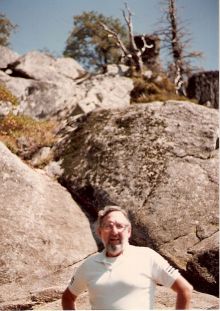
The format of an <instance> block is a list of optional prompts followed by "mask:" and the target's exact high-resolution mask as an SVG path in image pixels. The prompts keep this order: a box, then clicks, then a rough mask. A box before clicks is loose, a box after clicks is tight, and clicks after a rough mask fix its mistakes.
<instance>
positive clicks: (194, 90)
mask: <svg viewBox="0 0 220 311" xmlns="http://www.w3.org/2000/svg"><path fill="white" fill-rule="evenodd" d="M186 91H187V96H188V97H189V98H195V99H197V100H198V103H199V104H200V105H204V106H207V107H210V108H215V109H218V108H219V71H202V72H198V73H195V74H193V75H192V76H191V77H190V78H189V79H188V85H187V90H186Z"/></svg>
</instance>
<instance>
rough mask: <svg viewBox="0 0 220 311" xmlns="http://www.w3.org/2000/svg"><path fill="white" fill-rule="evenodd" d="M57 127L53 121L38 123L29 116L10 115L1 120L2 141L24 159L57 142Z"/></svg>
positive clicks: (0, 138)
mask: <svg viewBox="0 0 220 311" xmlns="http://www.w3.org/2000/svg"><path fill="white" fill-rule="evenodd" d="M55 126H56V123H55V122H52V121H37V120H34V119H32V118H30V117H27V116H22V115H20V116H15V115H13V114H8V115H7V116H5V117H4V118H2V119H0V141H3V142H4V143H5V144H6V145H7V146H8V148H9V149H10V150H11V151H12V152H14V153H16V154H18V155H19V156H21V157H22V158H24V159H28V158H30V157H31V155H32V154H33V153H35V152H36V151H37V150H38V149H40V148H42V147H44V146H51V145H52V144H53V143H54V142H55Z"/></svg>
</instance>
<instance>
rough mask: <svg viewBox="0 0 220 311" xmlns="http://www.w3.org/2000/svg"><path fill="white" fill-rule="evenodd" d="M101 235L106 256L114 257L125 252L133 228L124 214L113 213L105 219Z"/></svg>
mask: <svg viewBox="0 0 220 311" xmlns="http://www.w3.org/2000/svg"><path fill="white" fill-rule="evenodd" d="M99 235H100V237H101V239H102V242H103V244H104V246H105V248H106V255H107V256H109V257H114V256H118V255H120V254H121V253H122V252H123V249H124V246H125V244H126V243H127V242H128V240H129V238H130V235H131V227H130V224H129V222H128V220H127V219H126V217H125V216H124V214H123V213H121V212H120V211H113V212H110V213H109V214H107V215H106V216H105V217H104V218H103V220H102V224H101V227H100V229H99Z"/></svg>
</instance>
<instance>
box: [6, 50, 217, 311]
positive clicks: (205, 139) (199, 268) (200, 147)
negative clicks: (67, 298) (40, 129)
mask: <svg viewBox="0 0 220 311" xmlns="http://www.w3.org/2000/svg"><path fill="white" fill-rule="evenodd" d="M0 52H1V57H2V58H1V60H0V83H3V84H4V85H5V86H6V88H8V89H9V90H10V91H11V92H12V93H13V94H14V95H16V96H17V97H18V99H19V102H20V104H19V105H18V106H14V105H13V104H12V103H11V102H7V101H1V102H0V108H1V109H0V114H1V118H0V119H1V120H3V119H4V118H5V116H6V115H7V114H8V113H9V112H10V111H11V112H12V113H13V114H21V115H28V116H31V117H32V118H35V119H47V120H48V119H55V120H56V122H54V123H56V124H59V125H57V127H59V129H58V128H56V130H54V133H56V135H57V133H58V137H56V140H54V141H56V142H57V143H56V145H53V146H51V145H50V146H47V147H44V148H42V149H40V150H39V152H38V153H35V154H34V155H33V157H32V159H29V162H28V163H29V165H30V166H28V165H27V164H25V163H24V162H23V161H21V160H20V159H19V158H18V157H17V156H15V155H13V154H12V153H11V152H10V151H9V150H8V149H7V148H6V147H5V145H3V144H2V143H0V159H1V160H0V170H1V174H0V184H1V187H0V202H1V205H0V215H1V233H0V235H1V246H0V253H1V256H0V292H1V293H0V309H1V310H5V311H6V310H26V309H50V310H57V309H60V308H61V304H60V298H61V294H62V292H63V290H64V288H65V287H66V286H67V284H68V281H69V279H70V277H71V276H72V274H73V273H74V270H75V268H76V267H77V266H78V265H79V264H80V263H81V261H82V260H84V258H86V257H87V256H88V255H89V254H91V253H94V252H96V251H97V248H98V247H99V245H98V246H97V244H96V243H97V242H96V241H95V237H94V234H93V225H92V221H93V220H95V218H96V216H97V212H98V210H99V209H100V208H102V207H103V206H104V205H106V204H109V203H114V204H119V205H121V206H122V207H123V208H125V209H127V210H128V212H129V214H130V218H131V221H132V224H133V234H132V238H131V243H133V244H135V245H147V246H150V247H152V248H154V249H155V250H157V251H158V252H159V253H161V254H162V255H163V256H164V257H165V258H167V259H168V260H169V261H170V263H171V264H173V265H174V266H175V267H177V268H179V269H180V271H181V272H182V274H183V275H184V276H185V277H186V278H187V279H188V280H189V281H190V282H191V283H192V284H193V285H194V288H195V289H197V290H199V291H202V292H205V293H209V294H213V295H218V290H219V285H218V284H219V250H218V239H219V235H218V230H219V223H218V157H217V156H218V148H219V140H218V137H217V136H218V134H217V127H218V114H217V111H216V110H215V109H208V108H207V107H204V106H201V105H196V104H193V103H191V102H177V101H171V100H170V101H167V102H164V103H162V102H153V103H149V104H134V105H130V92H131V90H132V88H133V82H132V80H131V79H129V78H127V77H126V75H127V70H128V68H127V67H126V66H112V65H111V66H106V72H105V73H102V74H101V73H99V74H96V75H93V74H90V73H88V72H85V70H84V69H83V68H82V67H81V66H80V65H79V64H78V63H77V62H75V61H74V60H73V59H69V58H62V57H61V58H57V59H55V58H54V57H52V56H50V55H47V54H45V53H40V52H35V51H33V52H29V53H27V54H25V55H23V56H19V55H17V54H16V53H14V52H12V51H10V50H8V49H7V48H0ZM153 57H154V56H153ZM147 75H148V76H149V79H150V77H151V75H152V71H148V72H146V77H147ZM211 80H212V81H213V79H211ZM214 80H215V79H214ZM196 81H197V82H196V83H197V84H198V83H200V82H198V81H200V80H198V79H197V80H196ZM207 81H208V80H207V76H206V77H205V79H203V80H202V83H205V84H204V85H205V86H204V90H205V94H206V95H207V94H208V93H209V92H211V93H212V97H211V100H212V99H214V100H216V96H218V95H217V94H218V88H216V82H214V84H212V82H211V86H210V87H209V86H207V84H209V82H207ZM215 81H216V80H215ZM197 84H196V85H197ZM213 85H214V86H213ZM196 87H197V86H196ZM3 89H4V88H3ZM196 90H197V89H196V88H195V89H194V91H196ZM196 92H197V91H196ZM197 95H198V96H197V99H198V100H199V101H200V99H201V98H203V99H202V101H200V103H201V104H202V105H207V106H210V107H212V102H211V105H210V100H209V97H207V96H206V95H205V97H204V96H203V95H202V91H199V92H197ZM208 96H209V95H208ZM204 98H206V99H205V102H204ZM207 98H208V99H207ZM214 105H216V104H214ZM213 107H214V106H213ZM214 108H216V107H214ZM1 120H0V121H1ZM57 121H58V122H57ZM11 134H12V135H14V133H11ZM0 135H1V133H0ZM0 138H1V136H0ZM9 138H10V137H9ZM17 142H18V143H20V144H21V146H23V145H24V138H22V137H19V138H17ZM48 161H49V163H48ZM39 163H41V164H40V165H42V163H45V165H46V164H47V165H46V166H45V167H44V170H40V169H38V170H37V169H33V166H38V167H40V166H39ZM31 166H32V167H31ZM41 167H42V166H41ZM51 177H52V178H51ZM58 177H59V180H58V181H59V182H60V183H62V185H63V186H65V187H66V188H64V187H62V186H61V185H60V184H59V183H58V181H57V180H56V178H58ZM67 190H69V192H68V191H67ZM71 195H72V196H71ZM73 199H75V200H73ZM76 202H77V203H78V204H77V203H76ZM174 300H175V296H174V295H173V293H172V292H171V291H169V290H167V289H165V288H163V287H158V293H157V299H156V305H155V307H156V308H157V309H161V308H162V309H170V308H173V307H174ZM192 303H193V304H192V308H195V309H198V308H199V309H218V300H217V298H216V297H214V296H210V295H207V294H204V293H198V292H194V294H193V301H192ZM78 307H79V309H90V305H89V301H88V296H87V294H85V295H83V296H82V297H81V298H80V299H79V301H78Z"/></svg>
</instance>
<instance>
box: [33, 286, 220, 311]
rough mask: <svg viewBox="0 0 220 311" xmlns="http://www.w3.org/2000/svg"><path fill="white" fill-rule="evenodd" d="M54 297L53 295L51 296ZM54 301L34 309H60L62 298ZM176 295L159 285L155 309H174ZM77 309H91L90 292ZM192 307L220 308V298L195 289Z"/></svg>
mask: <svg viewBox="0 0 220 311" xmlns="http://www.w3.org/2000/svg"><path fill="white" fill-rule="evenodd" d="M51 298H52V297H51ZM51 301H52V302H48V303H43V302H42V304H40V306H39V305H36V306H34V308H33V309H34V310H60V309H61V300H60V299H59V300H55V299H53V300H52V299H51ZM175 301H176V295H175V293H174V292H173V291H172V290H171V289H169V288H166V287H163V286H157V290H156V295H155V303H154V309H155V310H173V309H174V308H175ZM76 306H77V310H91V305H90V303H89V297H88V293H87V292H85V293H83V294H82V295H80V296H79V297H78V298H77V301H76ZM191 309H192V310H195V309H197V310H198V309H199V310H219V299H218V298H217V297H215V296H212V295H208V294H203V293H199V292H196V291H194V292H193V294H192V299H191Z"/></svg>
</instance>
